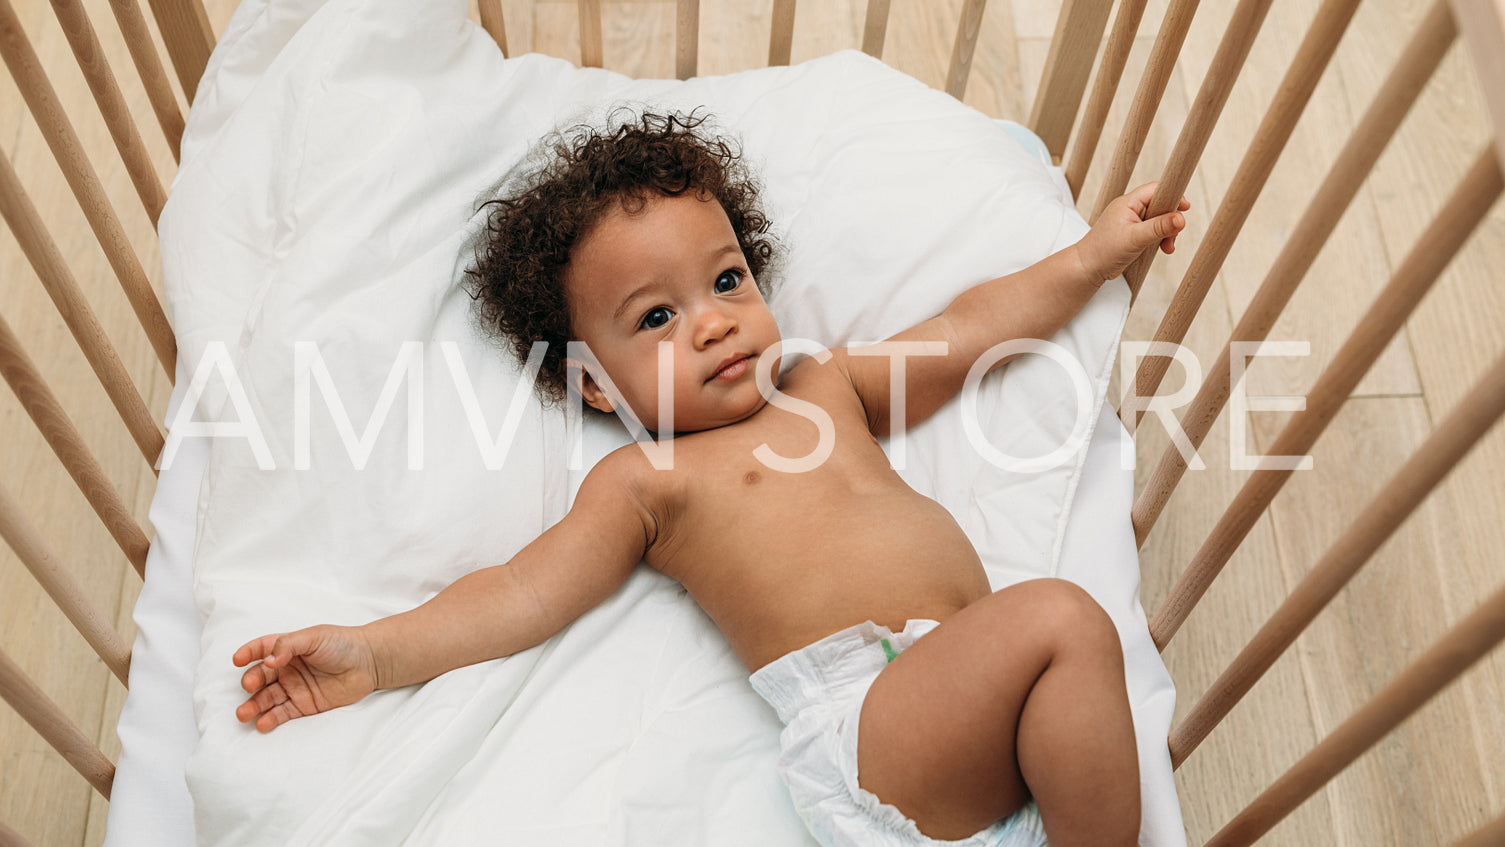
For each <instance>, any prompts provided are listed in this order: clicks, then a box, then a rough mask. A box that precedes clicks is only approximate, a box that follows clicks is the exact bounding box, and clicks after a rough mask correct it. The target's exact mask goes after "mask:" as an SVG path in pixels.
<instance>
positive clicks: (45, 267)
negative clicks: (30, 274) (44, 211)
mask: <svg viewBox="0 0 1505 847" xmlns="http://www.w3.org/2000/svg"><path fill="white" fill-rule="evenodd" d="M4 2H5V0H0V3H4ZM0 217H3V218H4V219H5V222H6V223H7V224H9V225H10V228H11V232H13V233H15V236H16V241H17V242H19V243H20V245H21V251H22V252H23V253H25V254H26V258H27V260H29V261H30V262H31V266H32V268H34V269H35V270H36V273H37V276H38V278H40V279H41V280H42V285H43V287H44V288H46V289H47V294H48V296H50V297H51V298H52V302H53V303H54V304H56V305H57V309H58V312H59V313H60V314H61V315H62V317H63V321H64V323H66V324H67V325H68V329H69V331H70V332H72V333H73V337H74V338H75V339H76V340H77V341H78V345H79V347H80V348H82V350H83V352H84V357H85V358H86V359H88V360H89V365H90V367H92V368H93V369H94V373H95V375H96V376H98V377H99V381H100V384H101V385H103V386H104V389H105V393H106V394H108V395H109V397H110V402H112V403H114V404H115V409H116V411H118V412H119V413H120V417H121V419H122V420H123V421H125V424H126V427H127V428H128V429H129V430H130V432H131V437H132V438H134V439H135V440H136V446H137V448H139V449H140V450H141V455H142V456H143V457H144V458H145V459H146V461H147V464H150V465H155V464H156V462H157V457H158V456H159V455H161V453H162V445H163V444H164V443H165V439H164V437H163V435H162V432H161V430H159V429H157V424H156V423H155V422H154V421H153V420H152V416H151V412H149V411H147V408H146V403H145V402H144V401H143V400H142V399H141V393H140V392H139V391H137V390H136V386H135V384H134V383H133V382H131V376H130V374H129V373H127V372H126V369H125V365H123V364H121V362H120V357H119V356H118V355H116V353H115V348H114V347H113V346H112V345H111V344H110V339H109V337H108V336H106V335H105V330H104V327H103V326H101V325H100V323H99V319H98V318H97V317H95V315H94V310H93V309H91V308H89V301H88V298H86V297H85V296H84V293H83V291H81V290H80V289H79V287H78V282H77V281H76V280H74V278H73V273H72V272H71V271H69V270H68V265H67V263H65V262H64V261H63V256H62V254H61V253H60V252H58V248H57V245H56V244H55V243H54V242H53V240H52V238H51V236H49V235H48V234H47V231H46V229H45V228H44V227H43V225H42V221H41V219H40V218H39V217H38V215H37V210H36V207H34V206H33V205H32V203H31V199H30V198H29V197H27V196H26V191H25V190H24V189H23V188H22V187H21V182H20V180H19V179H17V178H16V171H15V169H14V168H12V167H11V163H10V158H9V157H8V156H5V155H4V154H3V153H0Z"/></svg>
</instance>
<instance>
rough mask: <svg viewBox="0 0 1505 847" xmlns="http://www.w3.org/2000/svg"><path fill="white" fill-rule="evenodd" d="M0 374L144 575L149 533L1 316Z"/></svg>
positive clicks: (91, 504) (80, 489)
mask: <svg viewBox="0 0 1505 847" xmlns="http://www.w3.org/2000/svg"><path fill="white" fill-rule="evenodd" d="M0 376H3V377H4V379H5V381H6V382H7V383H8V384H9V385H10V387H11V390H12V391H14V392H15V394H16V399H18V400H20V401H21V406H22V408H24V409H26V414H27V415H29V416H31V420H32V422H33V423H35V424H36V425H37V429H38V430H39V431H41V433H42V437H43V438H45V439H47V444H48V445H49V446H51V447H52V452H53V453H55V454H56V455H57V457H58V460H59V461H61V462H62V463H63V467H64V468H65V469H66V470H67V471H68V475H69V476H71V477H73V482H74V483H75V484H76V485H78V490H79V491H81V492H83V495H84V498H85V499H87V500H88V501H89V505H90V506H92V507H93V508H94V513H95V514H96V515H98V516H99V519H100V520H101V521H102V522H103V523H104V525H105V529H107V530H109V533H110V535H111V537H113V538H114V539H115V543H116V544H118V545H120V549H121V551H122V552H124V553H125V556H126V558H127V559H129V560H130V562H131V564H132V565H133V566H134V567H135V568H136V573H137V574H138V575H140V576H142V577H145V576H146V551H147V548H148V547H149V546H150V544H149V542H148V541H147V540H146V533H145V532H143V531H142V530H141V527H140V526H139V525H138V524H137V523H136V519H135V518H133V517H131V511H130V509H128V508H126V505H125V501H124V500H123V499H121V497H120V494H119V492H117V491H116V490H115V486H113V485H111V484H110V480H109V477H108V476H107V475H106V474H105V470H104V467H103V466H101V465H100V464H99V460H98V459H95V458H94V454H93V453H92V452H90V450H89V447H88V445H87V444H85V443H84V439H83V437H82V436H80V435H79V434H78V429H77V428H76V427H74V426H73V421H72V420H70V419H69V418H68V413H67V412H65V411H63V407H62V405H61V404H60V403H58V400H57V397H56V396H54V395H53V393H52V389H50V388H48V387H47V383H46V381H44V380H43V379H42V374H41V373H40V372H38V371H37V368H36V365H34V364H32V361H31V358H30V357H29V356H27V355H26V351H25V349H23V348H22V347H21V340H20V339H19V338H17V337H16V334H15V332H14V331H13V330H12V329H11V328H10V324H9V323H7V322H6V321H5V319H4V318H3V317H0Z"/></svg>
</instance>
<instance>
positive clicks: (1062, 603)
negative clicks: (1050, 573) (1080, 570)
mask: <svg viewBox="0 0 1505 847" xmlns="http://www.w3.org/2000/svg"><path fill="white" fill-rule="evenodd" d="M1023 585H1027V586H1029V587H1030V589H1031V591H1032V592H1033V594H1034V596H1033V597H1031V598H1030V600H1031V605H1032V606H1033V607H1034V612H1035V614H1036V615H1037V616H1038V618H1039V620H1040V622H1041V624H1042V626H1043V629H1044V630H1045V631H1046V632H1047V633H1048V634H1049V636H1050V637H1051V638H1052V639H1053V640H1054V642H1055V645H1056V647H1057V648H1058V649H1063V648H1069V649H1079V650H1090V651H1092V652H1094V653H1099V654H1102V655H1104V656H1105V657H1110V658H1112V659H1113V660H1114V661H1118V662H1122V661H1123V652H1122V651H1123V648H1122V646H1121V645H1120V644H1119V640H1118V629H1117V628H1116V627H1115V626H1114V625H1113V619H1112V618H1110V617H1109V616H1108V613H1107V612H1106V611H1104V610H1103V607H1102V606H1100V605H1098V602H1097V601H1096V600H1094V599H1093V598H1092V595H1091V594H1088V593H1087V592H1086V590H1084V589H1083V588H1082V587H1081V586H1080V585H1077V584H1076V583H1074V582H1071V581H1070V580H1065V579H1054V578H1048V579H1036V580H1031V581H1030V582H1027V583H1023Z"/></svg>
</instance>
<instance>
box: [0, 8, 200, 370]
mask: <svg viewBox="0 0 1505 847" xmlns="http://www.w3.org/2000/svg"><path fill="white" fill-rule="evenodd" d="M0 56H3V57H4V59H5V64H6V66H7V67H8V68H10V73H11V76H12V77H14V78H15V81H16V85H17V87H19V88H20V89H21V94H22V95H23V96H24V97H25V99H26V105H27V106H28V107H30V109H31V113H32V115H33V116H34V117H35V118H36V121H37V126H38V127H40V128H41V130H42V135H43V136H44V137H45V138H46V139H47V146H48V147H50V148H52V154H53V156H54V157H56V159H57V163H58V166H59V167H61V168H62V170H63V176H64V177H66V178H67V180H68V186H69V187H70V188H72V189H73V195H74V197H76V198H77V199H78V204H79V207H80V208H81V209H83V212H84V217H85V218H87V219H88V221H89V226H90V227H91V228H93V230H94V235H95V237H96V238H98V239H99V245H100V247H102V248H103V249H104V252H105V257H106V258H108V259H109V261H110V267H112V268H113V269H114V270H115V275H116V276H117V277H118V278H119V279H120V284H121V286H122V287H124V289H125V293H126V298H127V299H129V300H130V303H131V309H132V310H133V311H135V313H136V319H137V320H138V321H140V322H141V327H142V329H144V330H146V335H147V338H148V339H150V340H151V343H152V349H153V350H155V351H156V353H157V360H158V361H159V362H161V364H162V368H163V370H165V371H166V373H167V375H168V378H169V379H171V378H172V376H173V366H174V361H175V360H176V358H177V342H176V341H175V340H174V339H173V334H172V328H171V327H170V326H169V325H168V323H167V316H166V315H165V314H164V313H163V311H162V305H161V304H160V303H158V302H157V295H156V293H155V292H153V291H152V286H151V283H150V282H149V281H148V280H147V278H146V272H145V271H143V270H142V269H141V261H140V259H138V258H137V257H136V251H135V250H134V249H133V248H132V247H131V242H130V239H129V238H128V237H127V236H126V234H125V230H124V229H123V228H122V227H121V225H120V221H119V219H118V218H117V217H116V216H115V211H114V209H113V208H112V207H111V206H110V201H109V198H108V197H107V196H106V195H105V191H104V186H103V185H102V184H101V183H100V181H99V176H98V175H97V174H96V173H95V172H94V168H93V167H92V166H91V165H90V164H89V158H88V156H87V155H86V154H85V153H84V148H83V144H82V143H81V142H80V141H79V139H78V134H77V133H75V132H74V130H73V124H72V123H71V122H70V121H69V120H68V116H67V115H66V114H65V113H64V112H63V107H62V105H61V103H59V102H58V98H57V93H56V92H55V91H53V89H52V84H51V83H50V82H48V81H47V74H46V72H45V71H43V69H42V64H41V62H40V61H39V60H38V59H37V54H36V51H34V50H33V49H32V47H31V42H30V41H28V40H27V38H26V33H25V32H24V31H23V30H22V29H21V21H20V19H19V18H17V17H16V12H15V9H14V8H12V6H11V3H10V0H0ZM5 169H6V170H9V169H10V166H9V163H7V164H6V168H5ZM13 181H14V180H13ZM19 184H20V183H19V182H18V181H17V182H16V185H17V186H19ZM6 193H7V194H9V193H10V192H9V191H7V192H6ZM6 200H7V202H8V201H9V198H6ZM27 205H28V206H29V205H30V203H29V201H28V203H27ZM11 226H12V227H14V226H15V224H14V223H12V224H11ZM39 229H40V231H42V232H45V231H46V230H45V227H40V228H39ZM17 236H18V237H19V236H20V233H19V232H18V233H17Z"/></svg>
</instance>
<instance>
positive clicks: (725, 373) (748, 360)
mask: <svg viewBox="0 0 1505 847" xmlns="http://www.w3.org/2000/svg"><path fill="white" fill-rule="evenodd" d="M752 358H753V357H752V356H748V355H745V354H743V355H738V356H734V357H733V358H732V359H730V360H729V361H726V362H723V363H722V364H721V367H719V368H717V369H716V372H715V373H713V374H711V378H710V379H708V380H706V382H715V381H717V380H722V381H726V382H730V381H731V380H734V379H736V378H737V377H740V376H742V375H743V374H744V373H746V372H747V368H748V366H750V365H751V364H752Z"/></svg>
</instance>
